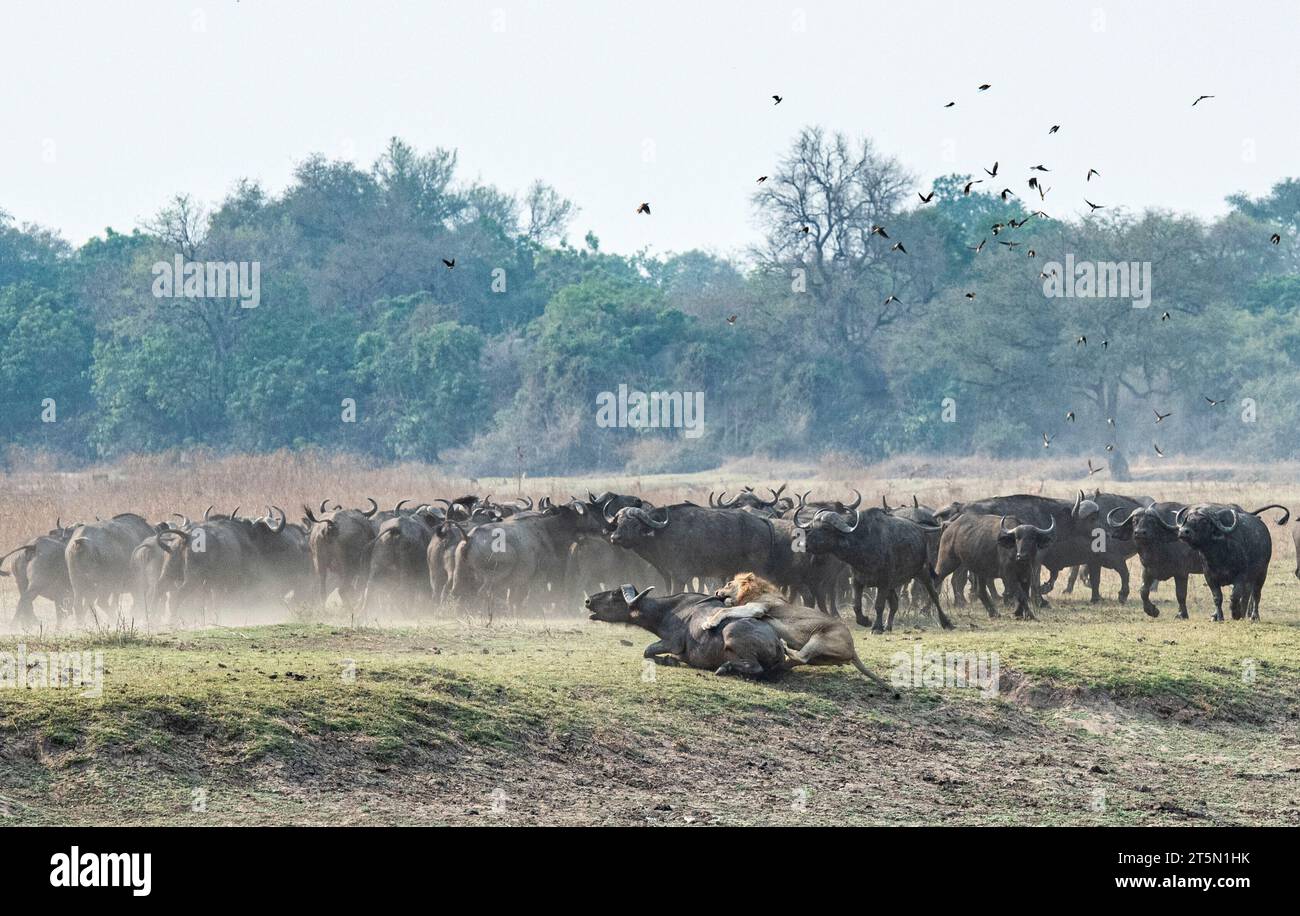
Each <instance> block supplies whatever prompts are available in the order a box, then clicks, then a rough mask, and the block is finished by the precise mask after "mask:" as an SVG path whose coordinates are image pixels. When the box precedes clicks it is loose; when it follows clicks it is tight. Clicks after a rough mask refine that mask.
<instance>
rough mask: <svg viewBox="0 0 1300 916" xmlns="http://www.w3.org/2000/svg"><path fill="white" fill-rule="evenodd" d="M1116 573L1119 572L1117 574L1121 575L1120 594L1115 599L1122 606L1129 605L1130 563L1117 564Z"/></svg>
mask: <svg viewBox="0 0 1300 916" xmlns="http://www.w3.org/2000/svg"><path fill="white" fill-rule="evenodd" d="M1115 572H1117V573H1118V574H1119V594H1118V595H1116V596H1115V597H1116V600H1118V601H1119V603H1120V604H1127V603H1128V594H1129V592H1128V563H1127V562H1121V563H1118V564H1116V566H1115Z"/></svg>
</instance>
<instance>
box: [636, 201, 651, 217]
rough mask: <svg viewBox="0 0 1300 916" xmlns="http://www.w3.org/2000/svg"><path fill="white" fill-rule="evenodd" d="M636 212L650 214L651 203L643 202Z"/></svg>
mask: <svg viewBox="0 0 1300 916" xmlns="http://www.w3.org/2000/svg"><path fill="white" fill-rule="evenodd" d="M636 212H637V213H644V214H645V215H646V216H649V215H650V205H649V204H644V203H643V204H642V205H641V206H639V207H637V208H636Z"/></svg>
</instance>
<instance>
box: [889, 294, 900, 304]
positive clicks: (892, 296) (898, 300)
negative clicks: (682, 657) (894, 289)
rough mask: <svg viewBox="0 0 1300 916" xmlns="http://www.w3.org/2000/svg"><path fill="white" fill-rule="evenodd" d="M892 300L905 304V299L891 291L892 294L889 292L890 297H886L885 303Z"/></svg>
mask: <svg viewBox="0 0 1300 916" xmlns="http://www.w3.org/2000/svg"><path fill="white" fill-rule="evenodd" d="M891 302H897V303H898V304H899V305H902V304H903V300H902V299H899V298H898V297H897V296H895V295H894V294H893V293H890V294H889V297H888V298H886V299H885V305H889V303H891Z"/></svg>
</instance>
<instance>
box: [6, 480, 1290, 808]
mask: <svg viewBox="0 0 1300 916" xmlns="http://www.w3.org/2000/svg"><path fill="white" fill-rule="evenodd" d="M201 458H202V456H199V457H195V456H189V457H186V456H181V458H180V459H177V460H176V461H172V462H160V461H154V460H148V461H144V460H142V461H137V462H136V463H134V464H132V463H128V464H125V465H122V466H117V467H113V468H108V469H105V470H103V471H92V472H85V473H82V472H78V473H75V474H68V475H59V474H55V473H50V472H48V471H39V470H38V471H33V472H30V473H26V474H13V475H8V476H6V477H5V478H3V479H2V480H0V484H2V485H0V539H2V541H3V542H2V543H0V548H3V549H8V547H9V546H13V545H16V544H19V543H22V542H23V541H24V540H26V539H27V538H28V537H30V536H31V535H32V534H33V533H37V532H38V531H43V530H44V529H45V528H46V527H48V526H49V525H51V524H52V523H53V520H54V517H55V516H56V515H62V516H63V517H64V519H65V520H67V519H68V518H91V517H93V516H94V515H96V514H98V515H108V514H111V513H113V512H117V511H124V510H127V509H135V510H137V511H142V512H145V513H146V514H147V515H148V516H149V517H150V518H162V517H165V516H166V514H167V513H168V512H170V511H177V510H178V511H184V512H187V513H189V514H191V515H193V516H198V515H200V514H201V513H202V511H203V508H204V506H206V505H207V504H209V503H213V502H215V503H217V504H218V506H219V507H223V508H227V509H228V508H230V507H232V506H233V505H235V504H242V505H245V506H253V507H258V506H260V505H261V504H262V503H265V502H268V501H276V502H278V503H279V504H282V505H284V506H285V507H286V508H292V507H294V506H297V505H298V504H300V503H302V502H308V503H311V504H313V505H314V504H316V503H317V502H318V501H319V499H320V498H322V497H324V496H330V497H333V498H338V499H343V500H345V501H346V502H348V504H350V505H351V504H360V503H361V501H362V497H363V496H365V495H373V496H375V497H376V498H377V499H380V501H381V502H382V503H384V504H385V505H388V504H391V503H392V502H395V501H396V499H398V498H401V497H412V498H430V497H431V496H432V495H445V494H446V493H448V492H452V491H456V492H459V491H461V490H477V491H479V492H482V491H485V490H488V489H491V490H492V491H493V492H497V493H498V494H499V495H513V494H514V493H515V492H517V491H521V490H522V491H523V492H527V493H531V494H532V495H534V496H540V495H542V494H544V493H552V494H566V493H585V492H586V490H587V489H588V488H590V489H593V490H596V491H600V490H603V489H605V488H606V487H610V488H613V489H616V490H619V491H621V492H634V493H640V494H643V495H646V496H647V497H649V498H651V499H653V500H655V501H656V502H658V503H666V502H670V501H672V500H674V499H680V498H690V499H695V500H697V501H699V502H703V501H704V500H705V499H706V497H707V495H708V491H709V490H710V489H714V488H716V489H722V488H724V487H725V488H730V489H732V490H733V491H734V490H735V488H736V487H737V486H738V485H739V484H740V483H742V482H754V481H759V482H761V481H772V482H773V483H776V482H779V481H783V480H789V481H790V484H791V489H792V490H793V489H796V488H797V489H798V490H803V489H807V488H809V487H811V488H813V489H814V492H815V493H816V495H818V496H824V495H847V494H848V488H849V487H851V486H852V487H858V488H860V489H861V490H862V491H863V493H864V496H865V497H866V499H867V500H868V501H869V502H872V503H874V502H875V501H876V500H878V499H879V498H880V494H881V493H885V494H887V495H888V496H889V498H890V501H891V502H892V503H895V504H897V503H900V502H904V501H907V500H909V499H910V497H911V495H912V494H913V493H916V494H918V495H919V497H920V498H921V499H922V500H923V501H926V502H929V503H930V504H932V505H942V504H944V503H946V502H948V501H949V500H951V499H969V498H974V497H979V496H986V495H990V494H994V493H1009V492H1043V493H1047V494H1051V495H1057V496H1068V495H1070V494H1072V493H1073V492H1075V490H1076V489H1077V487H1078V486H1081V485H1086V484H1084V483H1081V482H1080V481H1079V480H1078V479H1077V477H1078V473H1079V470H1078V469H1077V468H1074V467H1073V466H1072V465H1071V464H1069V463H1068V462H1056V463H1050V462H1036V463H1026V462H1022V463H1019V464H1009V463H1002V464H997V465H989V463H988V462H985V461H981V460H977V459H970V460H969V461H964V462H956V463H954V462H948V463H947V464H944V465H942V466H940V465H938V464H932V463H928V462H927V461H925V460H923V459H915V460H910V459H897V460H895V461H894V462H892V463H891V464H890V465H888V466H881V467H877V468H869V469H863V468H860V467H849V466H845V467H838V466H835V465H834V464H825V463H823V465H821V466H818V467H809V468H802V469H801V468H794V467H787V466H767V465H764V464H763V463H761V462H758V463H751V464H749V465H736V466H734V467H728V468H725V469H721V470H719V471H714V472H707V473H703V474H697V475H678V476H674V477H655V478H649V477H647V478H592V479H590V480H587V479H581V480H577V479H573V480H553V481H552V480H547V481H538V480H531V481H466V480H446V479H437V478H435V477H431V476H429V475H430V472H429V470H428V469H425V468H420V467H418V466H410V467H399V468H378V469H368V468H364V467H354V466H351V465H347V464H346V463H342V464H340V463H339V462H337V461H334V462H311V461H296V462H283V461H276V460H274V459H270V458H262V459H248V460H247V461H241V460H234V459H223V460H220V461H217V460H208V459H202V460H200V459H201ZM1136 470H1137V471H1138V474H1137V476H1138V480H1137V481H1136V482H1134V483H1131V484H1122V485H1114V484H1107V483H1106V482H1105V481H1103V480H1099V479H1095V478H1094V479H1093V480H1092V481H1091V483H1092V484H1093V485H1097V484H1100V485H1102V486H1104V487H1106V488H1107V489H1111V488H1114V489H1117V490H1120V491H1121V492H1129V493H1149V494H1151V495H1153V496H1155V497H1158V498H1161V499H1178V500H1184V501H1199V500H1206V499H1215V500H1221V501H1235V502H1241V503H1243V504H1248V508H1254V507H1255V506H1258V505H1262V504H1264V503H1267V502H1275V501H1277V502H1284V503H1287V504H1289V505H1291V506H1293V507H1300V489H1298V488H1297V487H1296V485H1295V483H1294V481H1295V480H1297V479H1300V477H1297V473H1296V468H1294V467H1281V466H1260V467H1252V468H1240V467H1238V468H1217V469H1204V468H1195V467H1191V466H1187V467H1180V466H1174V465H1161V466H1160V467H1159V469H1158V470H1159V471H1160V474H1161V475H1162V476H1160V477H1156V476H1155V472H1156V470H1157V469H1155V468H1139V469H1136ZM1210 477H1214V479H1209V478H1210ZM46 516H49V517H48V518H46ZM1272 516H1273V514H1272V513H1270V517H1272ZM1290 530H1291V529H1290V527H1288V528H1277V527H1273V529H1272V531H1273V538H1274V559H1273V565H1272V570H1271V573H1270V578H1269V583H1268V585H1267V586H1266V588H1265V592H1264V604H1263V608H1262V616H1263V620H1262V621H1261V622H1259V623H1247V622H1244V621H1229V622H1226V623H1222V624H1214V623H1211V622H1209V620H1208V619H1207V618H1208V616H1209V613H1210V611H1211V604H1210V600H1209V594H1208V592H1207V590H1206V589H1205V587H1204V584H1203V583H1201V582H1194V583H1193V585H1192V588H1191V595H1192V602H1193V608H1192V615H1193V619H1192V620H1189V621H1180V620H1176V619H1173V617H1172V616H1170V613H1169V610H1168V607H1167V603H1168V602H1169V601H1172V598H1173V589H1172V587H1171V585H1172V583H1166V584H1165V585H1164V586H1163V587H1162V588H1161V590H1160V591H1159V592H1158V593H1157V599H1158V600H1162V601H1163V602H1164V614H1163V615H1162V616H1161V617H1160V618H1159V619H1156V620H1150V619H1148V618H1147V617H1146V616H1145V615H1144V614H1142V612H1141V610H1140V608H1139V607H1137V606H1136V584H1135V586H1134V593H1135V594H1134V599H1135V601H1134V603H1131V604H1129V605H1128V606H1126V607H1121V606H1119V605H1118V604H1116V603H1114V602H1113V601H1108V602H1106V603H1103V604H1101V605H1096V606H1093V605H1089V604H1087V603H1086V602H1085V601H1083V600H1081V599H1080V600H1075V599H1063V598H1061V597H1060V596H1053V599H1054V606H1053V608H1051V609H1049V610H1047V611H1044V612H1042V613H1041V614H1040V617H1041V619H1040V620H1039V621H1038V622H1019V621H1016V620H1014V619H1011V618H1009V617H1006V616H1004V617H1002V618H999V619H997V620H989V619H987V617H985V616H984V613H983V611H982V610H979V611H977V612H969V611H958V612H956V613H955V615H954V616H955V619H956V620H957V622H958V624H959V628H958V629H957V630H956V631H954V632H949V633H944V632H941V631H938V630H936V629H935V628H933V627H932V626H930V625H929V621H928V620H927V619H925V618H921V617H917V616H906V615H900V618H899V621H898V622H897V624H896V629H895V631H894V632H893V633H891V634H888V635H885V636H871V635H870V634H869V633H867V632H865V631H863V630H861V629H855V637H856V639H857V641H858V647H859V652H860V653H861V654H862V656H863V658H864V659H866V660H867V662H868V664H871V665H872V666H873V667H874V668H876V669H877V670H878V671H880V672H881V673H883V674H885V675H886V676H888V675H889V674H890V671H891V667H892V658H893V656H894V655H895V653H903V654H904V656H905V657H907V656H910V655H911V654H912V651H913V648H914V647H915V646H918V645H919V646H920V647H921V649H922V651H923V652H932V651H938V652H957V651H960V652H963V653H967V652H971V653H983V654H984V655H985V656H986V657H992V656H993V655H994V654H995V655H996V658H997V661H998V668H999V675H1000V677H999V681H998V690H997V692H996V696H993V697H984V696H982V695H981V693H980V691H978V690H974V689H969V688H965V689H963V688H959V687H953V686H949V687H933V688H931V687H919V688H918V687H908V688H906V689H900V690H899V692H898V696H897V697H896V698H895V697H892V696H886V695H881V693H880V692H879V691H877V690H876V689H874V688H872V687H871V686H870V685H869V683H868V682H867V681H865V680H864V679H863V678H862V677H861V676H860V675H858V674H857V673H856V672H854V671H852V670H850V669H817V670H804V671H798V672H794V673H792V674H790V675H788V676H787V677H786V678H784V679H783V680H782V681H780V682H777V683H759V684H756V683H749V682H744V681H738V680H733V679H721V678H716V677H714V676H713V675H712V674H711V673H707V672H697V671H690V670H684V669H671V668H654V667H651V668H650V669H646V668H645V667H644V666H643V662H642V659H641V649H642V648H643V647H644V646H645V645H646V644H648V643H649V642H650V641H651V639H652V637H651V636H650V635H649V634H647V633H645V632H643V631H639V630H631V629H625V628H618V627H613V626H609V625H605V624H597V623H590V622H588V621H586V620H585V619H581V618H580V617H578V616H576V615H574V616H570V617H564V618H558V619H557V618H556V617H555V616H554V615H552V617H551V619H550V623H549V624H547V623H544V622H541V621H536V620H530V621H523V620H515V621H512V620H510V619H505V618H502V617H501V616H497V618H496V621H495V623H494V624H493V625H492V626H491V627H488V626H485V625H484V622H483V619H482V618H481V617H478V618H464V619H459V620H457V619H451V618H450V617H446V616H440V617H437V618H435V619H433V620H431V621H426V622H423V623H422V624H421V625H420V626H419V627H415V628H410V627H408V628H401V627H389V628H384V629H371V628H356V627H353V626H351V625H350V623H351V622H350V621H346V620H341V619H332V618H330V617H325V616H322V615H321V614H315V615H311V616H310V617H303V618H301V619H299V620H298V622H295V623H287V624H285V623H281V624H268V625H263V626H241V627H238V628H229V627H232V626H234V625H236V624H249V623H256V622H259V621H258V619H257V618H245V617H240V618H239V619H224V620H223V621H222V623H225V624H227V625H228V627H227V628H214V629H210V630H204V631H199V632H194V631H181V632H175V633H168V632H162V633H153V634H144V635H140V634H137V633H134V632H132V631H130V630H128V631H125V632H123V631H110V632H106V633H100V634H95V635H89V634H79V635H68V634H51V633H50V631H49V630H48V629H47V630H46V631H45V632H44V634H43V635H40V636H35V635H30V634H29V635H26V636H23V635H19V634H7V635H0V652H15V651H16V648H17V646H18V644H19V643H23V644H25V645H26V646H27V650H28V652H29V653H33V652H36V651H38V650H40V649H43V648H44V649H58V650H61V651H67V650H69V649H86V650H90V651H96V650H98V651H102V652H103V653H104V656H103V657H104V667H105V669H106V670H105V673H104V686H103V694H102V696H101V697H99V698H87V697H82V696H79V695H78V692H77V691H74V690H50V689H40V690H9V689H0V824H80V823H101V824H127V823H130V824H134V823H149V824H155V823H165V824H280V823H301V824H388V823H402V824H405V823H419V824H424V823H435V824H436V823H454V824H464V823H470V824H645V823H656V824H657V823H664V824H712V823H722V824H946V823H953V824H972V823H974V824H1182V823H1189V824H1265V823H1266V824H1298V823H1300V734H1298V733H1297V722H1298V720H1297V715H1298V714H1300V584H1298V583H1297V580H1296V579H1295V578H1294V576H1293V575H1292V570H1293V569H1294V567H1295V558H1294V551H1293V549H1292V546H1291V544H1290ZM1131 566H1132V569H1133V570H1134V571H1135V573H1136V571H1137V570H1138V563H1137V561H1136V559H1135V560H1133V561H1132V563H1131ZM12 582H13V580H12V579H3V580H0V626H3V625H4V624H5V622H6V621H7V620H8V618H9V617H10V616H11V615H12V609H13V602H14V600H15V596H14V593H13V591H12V588H13V586H12ZM1116 591H1117V583H1116V580H1115V578H1114V576H1113V575H1111V574H1110V573H1107V574H1106V576H1105V581H1104V590H1103V593H1104V594H1105V595H1107V596H1108V597H1110V598H1113V596H1114V595H1115V593H1116ZM37 611H38V613H40V614H42V615H43V617H44V619H45V620H46V622H47V625H49V624H51V623H52V616H51V614H50V609H49V607H48V605H45V604H44V602H40V603H38V608H37ZM30 657H31V656H30V654H29V658H30ZM3 675H4V656H3V655H0V681H2V680H3Z"/></svg>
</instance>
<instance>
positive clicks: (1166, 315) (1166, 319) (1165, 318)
mask: <svg viewBox="0 0 1300 916" xmlns="http://www.w3.org/2000/svg"><path fill="white" fill-rule="evenodd" d="M1172 317H1173V316H1172V315H1170V314H1169V313H1168V312H1165V313H1164V314H1163V315H1161V316H1160V320H1161V321H1168V320H1169V319H1170V318H1172Z"/></svg>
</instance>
